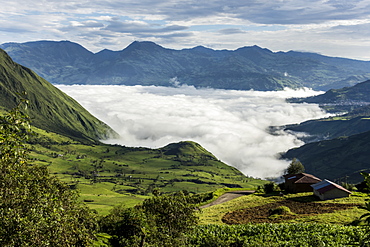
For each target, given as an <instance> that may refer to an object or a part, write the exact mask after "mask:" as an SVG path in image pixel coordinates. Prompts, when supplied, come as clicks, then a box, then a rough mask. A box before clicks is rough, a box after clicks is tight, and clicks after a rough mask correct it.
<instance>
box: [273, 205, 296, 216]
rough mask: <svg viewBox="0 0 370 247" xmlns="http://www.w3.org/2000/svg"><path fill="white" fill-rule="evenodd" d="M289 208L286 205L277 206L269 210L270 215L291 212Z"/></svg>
mask: <svg viewBox="0 0 370 247" xmlns="http://www.w3.org/2000/svg"><path fill="white" fill-rule="evenodd" d="M291 213H292V211H290V208H289V207H287V206H279V207H277V208H274V209H271V210H270V215H286V214H291Z"/></svg>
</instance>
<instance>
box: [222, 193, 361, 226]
mask: <svg viewBox="0 0 370 247" xmlns="http://www.w3.org/2000/svg"><path fill="white" fill-rule="evenodd" d="M279 206H286V207H288V208H289V209H290V211H291V212H292V214H286V215H279V216H278V217H271V216H270V210H272V209H275V208H277V207H279ZM357 206H359V204H335V203H315V202H300V201H294V200H289V199H285V200H282V201H279V202H274V203H268V204H265V205H262V206H257V207H253V208H246V209H242V210H238V211H234V212H230V213H227V214H225V215H224V217H223V218H222V221H223V222H224V223H226V224H229V225H232V224H246V223H279V222H283V221H286V220H291V219H295V218H299V217H304V216H313V215H318V214H324V213H332V212H334V211H337V210H345V209H349V208H353V207H357Z"/></svg>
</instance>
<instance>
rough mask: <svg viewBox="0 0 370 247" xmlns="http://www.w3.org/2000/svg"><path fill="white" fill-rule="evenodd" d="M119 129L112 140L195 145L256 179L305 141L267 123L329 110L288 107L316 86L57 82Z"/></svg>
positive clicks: (278, 168)
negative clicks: (266, 88)
mask: <svg viewBox="0 0 370 247" xmlns="http://www.w3.org/2000/svg"><path fill="white" fill-rule="evenodd" d="M58 88H59V89H61V90H62V91H64V92H65V93H67V94H68V95H70V96H71V97H73V98H74V99H75V100H77V101H78V102H79V103H80V104H81V105H82V106H84V107H85V108H86V109H87V110H88V111H90V112H91V113H92V114H93V115H94V116H96V117H97V118H99V119H100V120H102V121H104V122H105V123H107V124H108V125H109V126H111V127H112V128H113V129H114V130H115V131H117V132H118V133H119V134H120V138H119V139H111V140H106V141H104V142H106V143H111V144H121V145H125V146H141V147H151V148H159V147H163V146H165V145H167V144H169V143H173V142H179V141H185V140H191V141H195V142H198V143H199V144H201V145H202V146H203V147H204V148H206V149H207V150H208V151H210V152H211V153H213V154H214V155H215V156H216V157H217V158H218V159H220V160H222V161H223V162H225V163H227V164H229V165H231V166H234V167H236V168H238V169H239V170H240V171H242V172H243V173H244V174H245V175H249V176H253V177H260V178H266V177H275V176H279V175H281V174H282V173H283V171H284V169H286V167H287V166H288V165H289V161H285V160H279V159H278V157H279V155H278V154H279V153H281V152H285V151H287V150H288V149H290V148H293V147H297V146H300V145H302V144H303V143H302V142H301V141H299V140H298V139H297V137H296V136H295V135H293V134H290V133H285V132H282V131H281V132H280V133H279V135H276V134H275V135H272V134H271V133H269V131H268V127H269V126H281V125H285V124H292V123H300V122H302V121H305V120H308V119H313V118H320V117H324V116H326V115H327V114H326V113H325V112H324V111H322V110H321V109H320V108H319V107H318V106H317V105H315V104H289V103H286V102H285V99H286V98H290V97H307V96H311V95H316V94H318V93H319V92H315V91H312V90H307V89H306V90H291V89H286V90H284V91H270V92H260V91H236V90H220V89H196V88H194V87H191V86H181V87H156V86H102V85H99V86H97V85H73V86H65V85H59V86H58Z"/></svg>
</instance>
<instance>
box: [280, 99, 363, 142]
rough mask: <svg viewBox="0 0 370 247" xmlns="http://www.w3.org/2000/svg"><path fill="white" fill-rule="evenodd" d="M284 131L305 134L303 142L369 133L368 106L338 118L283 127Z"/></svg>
mask: <svg viewBox="0 0 370 247" xmlns="http://www.w3.org/2000/svg"><path fill="white" fill-rule="evenodd" d="M284 129H285V130H286V131H294V132H305V133H307V134H309V136H303V137H302V138H301V139H302V140H303V141H305V142H312V141H322V140H328V139H332V138H337V137H341V136H350V135H355V134H359V133H362V132H366V131H370V106H363V107H359V108H356V109H355V110H353V111H351V112H349V113H347V114H344V115H340V116H333V117H329V118H324V119H317V120H309V121H306V122H303V123H300V124H292V125H288V126H285V128H284Z"/></svg>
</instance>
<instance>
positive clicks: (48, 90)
mask: <svg viewBox="0 0 370 247" xmlns="http://www.w3.org/2000/svg"><path fill="white" fill-rule="evenodd" d="M24 93H26V94H24ZM21 99H27V100H28V101H29V107H28V110H27V114H28V115H29V116H30V118H31V121H32V124H33V125H34V126H36V127H39V128H41V129H44V130H47V131H52V132H56V133H59V134H63V135H66V136H69V137H72V138H75V139H76V138H77V139H79V140H98V139H102V138H106V137H108V136H109V135H113V134H114V132H113V130H111V129H110V128H109V127H108V126H107V125H105V124H104V123H103V122H101V121H100V120H98V119H96V118H95V117H94V116H92V115H91V114H90V113H89V112H87V111H86V110H85V109H84V108H83V107H82V106H81V105H79V104H78V103H77V102H76V101H75V100H73V99H72V98H71V97H69V96H67V95H66V94H64V93H63V92H61V91H60V90H59V89H57V88H55V87H54V86H53V85H52V84H50V83H49V82H47V81H46V80H44V79H43V78H41V77H39V76H38V75H37V74H35V73H34V72H33V71H31V70H30V69H28V68H25V67H23V66H21V65H19V64H17V63H15V62H13V61H12V59H11V58H10V57H9V56H8V55H7V54H6V53H5V52H4V51H3V50H1V49H0V107H1V108H2V109H3V110H9V109H12V108H14V107H15V106H16V105H17V104H18V103H19V102H20V101H21Z"/></svg>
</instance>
